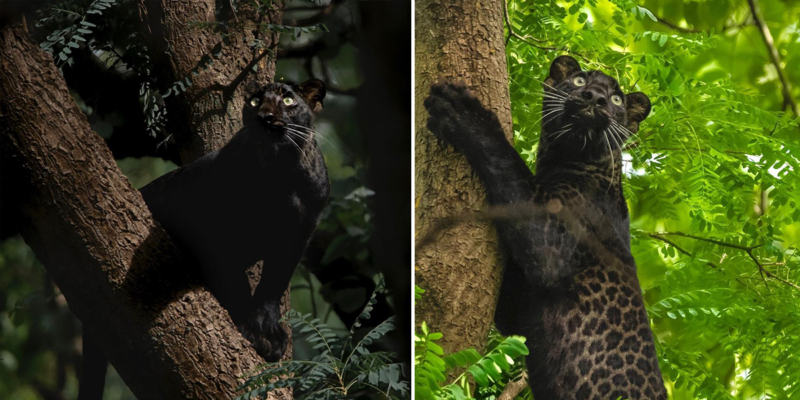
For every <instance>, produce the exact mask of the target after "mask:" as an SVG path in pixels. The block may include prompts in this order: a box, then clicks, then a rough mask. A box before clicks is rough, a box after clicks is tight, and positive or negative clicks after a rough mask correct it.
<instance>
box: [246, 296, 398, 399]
mask: <svg viewBox="0 0 800 400" xmlns="http://www.w3.org/2000/svg"><path fill="white" fill-rule="evenodd" d="M380 290H383V289H382V288H381V287H380V286H379V287H378V288H377V289H376V291H375V292H374V293H373V294H372V296H371V298H370V300H369V301H368V302H367V305H366V306H365V307H364V309H363V310H362V312H361V314H360V315H359V316H358V318H356V321H355V322H354V323H353V326H352V328H351V329H350V331H349V332H348V334H347V337H345V338H340V337H339V336H338V335H337V334H336V333H335V332H334V331H333V330H332V329H331V328H330V327H328V326H327V325H326V324H324V323H323V322H321V321H320V320H319V318H312V317H311V314H305V315H303V314H300V313H298V312H297V311H295V310H291V311H289V313H288V314H287V316H286V318H287V320H288V322H289V325H290V326H291V327H292V329H293V331H294V332H295V340H298V339H301V340H305V341H306V342H308V343H309V344H311V345H312V347H313V349H315V350H317V351H318V352H319V353H318V354H317V355H315V356H314V357H313V358H312V359H311V360H288V361H282V362H276V363H267V364H264V365H262V366H260V367H259V368H258V370H257V371H255V372H254V373H252V374H251V375H250V376H248V377H247V379H246V380H245V382H244V383H243V384H242V385H241V386H240V387H239V390H241V391H244V393H243V394H242V395H240V396H238V397H237V398H236V399H237V400H247V399H250V398H253V397H256V396H258V397H260V398H266V395H267V393H269V392H270V391H272V390H275V389H279V388H292V389H293V395H294V398H295V399H298V400H303V399H309V400H311V399H319V400H324V399H340V398H357V397H362V396H364V395H366V394H368V393H369V394H373V395H378V396H379V398H388V399H407V398H409V385H408V382H407V381H404V380H403V368H402V365H401V364H400V363H399V362H396V356H395V354H393V353H391V352H385V351H370V350H369V346H370V345H371V344H373V343H374V342H375V341H377V340H380V339H381V338H383V337H384V336H385V335H386V334H387V333H389V332H390V331H392V330H393V329H394V328H395V325H394V317H390V318H388V319H386V320H385V321H383V322H381V323H380V324H378V325H377V326H375V327H374V328H372V329H371V330H369V331H368V332H367V333H366V334H364V335H363V336H361V337H360V338H358V339H357V338H356V331H357V329H358V328H359V327H360V326H361V323H362V322H363V321H365V320H367V319H369V318H370V311H371V310H372V307H373V306H374V305H375V303H376V302H377V300H376V294H377V293H378V292H379V291H380Z"/></svg>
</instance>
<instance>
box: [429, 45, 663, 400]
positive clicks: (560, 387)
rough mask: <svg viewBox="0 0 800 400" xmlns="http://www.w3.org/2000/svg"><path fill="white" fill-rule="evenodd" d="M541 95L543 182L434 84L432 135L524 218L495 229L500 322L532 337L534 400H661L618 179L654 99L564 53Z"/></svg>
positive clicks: (460, 91) (484, 120) (475, 105)
mask: <svg viewBox="0 0 800 400" xmlns="http://www.w3.org/2000/svg"><path fill="white" fill-rule="evenodd" d="M544 91H545V100H544V106H543V115H544V116H545V117H544V122H543V124H542V125H543V130H542V135H541V139H540V142H539V149H538V154H537V159H536V175H534V174H533V173H531V171H530V170H529V169H528V167H527V166H526V165H525V163H524V162H523V160H522V159H521V158H520V156H519V155H518V154H517V152H516V151H515V150H514V148H513V147H512V146H511V144H509V143H508V141H507V139H506V137H505V135H504V133H503V130H502V127H501V126H500V124H499V121H498V119H497V117H496V115H495V114H494V113H493V112H491V111H489V110H487V109H486V108H484V107H483V106H482V105H481V104H480V102H479V101H478V100H477V99H476V98H475V97H473V96H472V95H471V94H470V93H469V91H468V90H467V89H466V88H465V87H463V86H459V85H453V84H440V85H435V86H433V87H432V88H431V94H430V96H429V97H428V98H427V99H426V100H425V103H424V104H425V107H426V108H427V110H428V112H429V113H430V119H429V120H428V128H429V129H430V130H431V132H433V133H434V135H435V136H436V137H437V138H438V139H440V140H442V141H444V142H446V143H448V144H450V145H452V146H453V148H454V149H455V150H456V151H457V152H460V153H462V154H464V156H465V157H466V159H467V161H468V162H469V164H470V166H471V167H472V169H473V170H474V171H475V173H476V174H477V176H478V177H479V178H480V180H481V181H482V182H483V185H484V188H485V190H486V195H487V200H488V202H489V204H490V206H492V207H496V208H504V209H511V210H519V213H518V215H519V216H518V217H516V218H506V217H503V218H499V217H497V218H495V220H494V223H495V226H496V228H497V236H498V240H499V243H500V248H501V253H502V255H503V258H504V274H503V283H502V286H501V290H500V297H499V300H498V305H497V310H496V313H495V322H496V324H497V327H498V329H499V330H500V332H501V333H503V334H504V335H511V334H517V335H524V336H526V337H527V338H528V341H527V344H528V347H529V349H530V351H531V353H530V355H529V356H528V358H527V363H528V368H529V377H530V382H529V383H530V386H531V389H532V391H533V394H534V397H536V398H537V399H539V398H541V399H553V400H559V399H594V398H598V399H607V398H612V399H613V398H617V396H622V398H629V399H665V398H666V391H665V389H664V386H663V382H662V378H661V373H660V371H659V369H658V362H657V359H656V356H655V350H654V349H655V348H654V344H653V339H652V333H651V332H650V326H649V320H648V319H647V314H646V312H645V310H644V307H643V304H642V298H641V289H640V288H639V283H638V280H637V277H636V264H635V262H634V260H633V257H632V256H631V253H630V226H629V218H628V210H627V205H626V203H625V199H624V197H623V194H622V185H621V180H620V177H621V163H622V159H621V146H622V142H624V140H625V139H627V138H628V136H629V135H630V134H633V133H635V132H636V131H638V128H639V123H640V122H641V121H642V120H643V119H644V118H645V117H646V116H647V114H648V113H649V111H650V102H649V99H648V98H647V96H645V95H643V94H641V93H633V94H628V95H625V94H623V93H622V92H621V91H620V88H619V85H618V83H617V82H616V81H615V80H614V79H613V78H611V77H609V76H607V75H605V74H603V73H601V72H599V71H582V70H581V68H580V66H579V64H578V62H577V61H575V60H574V59H572V58H570V57H563V56H562V57H558V58H557V59H555V60H554V61H553V63H552V65H551V68H550V74H549V77H548V78H547V80H545V82H544ZM615 96H619V97H615ZM615 102H617V103H619V104H614V103H615ZM623 339H624V340H623ZM623 343H624V345H623ZM624 353H629V354H624ZM621 355H626V356H627V355H630V356H631V359H632V360H634V361H635V363H634V362H632V363H630V365H628V364H626V363H622V364H620V363H617V362H616V360H618V359H621V358H620V356H621ZM612 361H613V362H612Z"/></svg>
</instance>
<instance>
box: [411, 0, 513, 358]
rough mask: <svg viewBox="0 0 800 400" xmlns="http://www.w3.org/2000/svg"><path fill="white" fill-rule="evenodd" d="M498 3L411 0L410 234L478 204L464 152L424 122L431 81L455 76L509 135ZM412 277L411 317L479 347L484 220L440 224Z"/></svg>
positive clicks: (491, 255) (458, 343) (449, 339)
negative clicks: (419, 296)
mask: <svg viewBox="0 0 800 400" xmlns="http://www.w3.org/2000/svg"><path fill="white" fill-rule="evenodd" d="M502 10H503V3H502V1H498V0H490V1H481V2H474V1H465V0H458V1H444V0H424V1H418V2H417V7H416V33H415V37H416V50H415V51H416V54H415V56H416V66H415V74H416V75H415V76H416V87H415V94H416V99H417V101H416V104H415V112H416V114H415V118H416V132H415V134H416V137H415V141H416V148H415V154H416V161H415V162H416V172H415V173H416V194H415V196H416V199H415V201H416V203H417V206H416V217H415V218H416V220H415V221H416V228H417V232H416V237H417V238H422V237H425V235H426V233H427V232H429V231H430V230H431V229H432V228H434V227H435V226H436V223H437V221H439V220H441V219H442V218H444V217H448V216H453V215H460V214H463V213H466V212H471V211H477V210H479V209H481V208H482V207H483V205H484V194H483V189H482V187H481V184H480V182H478V180H477V178H474V177H473V175H472V172H471V171H470V169H469V166H468V165H467V163H466V161H465V159H464V158H463V157H462V156H461V155H455V154H454V153H453V152H452V150H450V149H442V148H441V146H439V144H438V143H437V141H436V139H435V138H434V137H433V135H431V133H430V132H429V131H428V130H427V129H426V128H425V123H426V122H427V112H426V111H425V109H424V107H423V106H422V100H423V99H425V97H427V96H428V92H429V90H430V86H431V84H433V83H435V82H437V81H441V80H448V81H463V82H464V83H466V84H467V86H468V87H469V88H470V89H471V90H472V92H473V93H474V94H475V95H476V96H477V97H478V98H479V99H481V101H482V102H483V104H485V105H486V106H488V107H489V108H491V109H492V110H494V111H495V112H496V113H497V115H498V117H499V118H500V122H501V123H502V124H503V127H504V129H505V131H506V133H507V135H509V140H510V138H511V136H510V135H511V133H512V131H511V106H510V102H509V94H508V72H507V70H506V59H505V48H504V45H503V14H502ZM416 268H417V270H416V272H417V274H416V280H417V284H418V285H419V286H421V287H422V288H423V289H425V290H426V291H427V293H426V294H425V297H424V298H423V301H422V302H420V303H418V304H417V309H416V315H415V318H416V321H417V323H420V322H421V321H427V323H428V324H429V325H430V326H431V327H432V329H433V330H435V331H440V332H443V333H444V338H443V339H442V346H443V347H444V348H445V350H447V351H454V350H461V349H464V348H467V347H475V348H477V349H479V350H480V349H482V348H483V347H484V345H485V342H486V335H487V332H488V330H489V328H490V326H491V324H492V321H493V317H494V309H495V303H496V301H497V293H498V288H499V283H500V276H501V275H500V272H501V268H500V265H499V264H498V262H497V250H496V245H495V238H494V233H493V232H492V231H491V230H490V228H489V225H488V224H484V223H467V224H463V225H459V226H456V227H454V228H452V229H448V230H446V231H444V232H441V233H440V234H439V236H438V237H437V238H436V240H435V241H434V242H433V243H432V244H431V245H430V246H427V247H425V248H422V249H417V253H416Z"/></svg>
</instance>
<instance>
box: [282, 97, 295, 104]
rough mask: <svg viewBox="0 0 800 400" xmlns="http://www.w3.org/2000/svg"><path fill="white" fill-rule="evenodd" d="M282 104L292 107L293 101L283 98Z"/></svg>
mask: <svg viewBox="0 0 800 400" xmlns="http://www.w3.org/2000/svg"><path fill="white" fill-rule="evenodd" d="M283 104H286V105H287V106H291V105H294V99H293V98H291V97H284V98H283Z"/></svg>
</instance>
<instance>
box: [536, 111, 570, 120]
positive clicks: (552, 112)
mask: <svg viewBox="0 0 800 400" xmlns="http://www.w3.org/2000/svg"><path fill="white" fill-rule="evenodd" d="M563 111H564V109H563V108H553V109H549V110H547V111H544V110H542V118H539V121H536V122H534V123H537V122H540V121H543V120H544V119H545V118H547V117H549V116H551V115H554V114H556V113H558V112H563Z"/></svg>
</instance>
